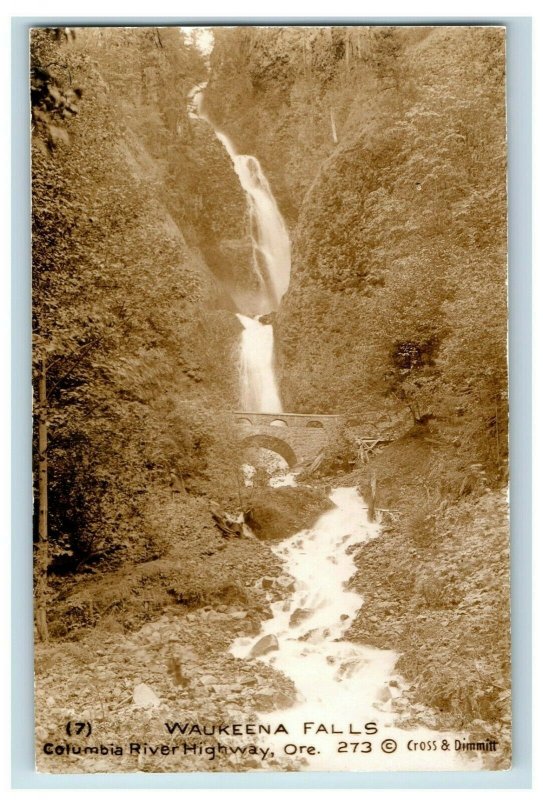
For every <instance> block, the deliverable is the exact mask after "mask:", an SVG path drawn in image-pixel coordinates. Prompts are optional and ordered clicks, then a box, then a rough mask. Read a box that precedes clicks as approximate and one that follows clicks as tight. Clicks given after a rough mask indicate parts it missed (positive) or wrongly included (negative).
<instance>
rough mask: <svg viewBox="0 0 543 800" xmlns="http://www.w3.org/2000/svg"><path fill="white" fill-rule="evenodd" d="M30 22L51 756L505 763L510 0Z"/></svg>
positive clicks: (204, 765) (289, 767)
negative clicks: (412, 9)
mask: <svg viewBox="0 0 543 800" xmlns="http://www.w3.org/2000/svg"><path fill="white" fill-rule="evenodd" d="M30 48H31V86H30V94H31V106H32V192H33V194H32V198H33V199H32V225H33V234H32V259H33V267H32V270H33V334H34V345H33V374H34V423H35V428H34V431H35V434H34V465H35V470H34V517H35V534H34V555H35V565H34V566H35V583H34V586H35V605H34V608H35V752H36V769H37V770H38V771H39V772H43V773H100V772H101V773H104V772H106V773H107V772H137V771H144V772H147V773H149V772H156V773H160V772H177V773H184V772H229V771H230V772H249V771H257V772H258V771H261V772H283V771H330V770H332V771H342V772H363V771H368V772H369V771H387V772H391V771H398V770H418V771H420V770H425V771H445V770H449V771H451V770H452V771H474V770H504V769H508V768H509V767H510V763H511V686H510V619H509V521H508V520H509V514H508V392H507V387H508V367H507V348H506V336H507V197H506V141H507V138H506V113H505V112H506V97H505V29H504V28H502V27H495V26H475V25H474V26H470V25H467V26H455V27H449V26H432V25H423V26H414V27H413V26H349V27H341V26H327V27H323V26H288V25H283V26H281V25H279V26H273V27H263V26H228V27H214V28H203V27H200V28H198V27H196V28H180V27H174V26H167V27H139V28H136V27H100V28H99V27H86V28H83V27H81V28H77V27H76V28H54V29H53V28H33V29H32V31H31V42H30Z"/></svg>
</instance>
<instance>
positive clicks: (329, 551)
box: [231, 481, 480, 771]
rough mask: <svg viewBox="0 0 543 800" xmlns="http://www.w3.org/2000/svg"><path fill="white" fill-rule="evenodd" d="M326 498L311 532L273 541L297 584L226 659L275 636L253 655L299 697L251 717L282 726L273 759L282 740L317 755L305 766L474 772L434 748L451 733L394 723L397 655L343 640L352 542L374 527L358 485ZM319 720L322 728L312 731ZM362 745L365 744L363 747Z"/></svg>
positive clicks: (469, 764)
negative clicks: (270, 646)
mask: <svg viewBox="0 0 543 800" xmlns="http://www.w3.org/2000/svg"><path fill="white" fill-rule="evenodd" d="M287 482H288V481H287ZM330 498H331V500H332V501H333V502H334V503H335V505H336V508H334V509H332V510H331V511H328V512H326V513H325V514H323V515H322V516H321V517H320V519H319V520H318V521H317V523H316V524H315V525H314V527H313V528H312V529H311V530H305V531H301V532H300V533H298V534H295V535H294V536H292V537H291V538H289V539H287V540H285V541H283V542H281V543H279V544H277V545H275V546H274V547H273V550H274V551H275V553H276V554H277V555H279V556H280V557H281V558H282V559H283V560H284V562H285V570H286V572H288V573H289V574H290V575H292V576H293V577H294V578H295V580H296V585H295V591H294V594H293V595H292V598H291V599H290V600H287V601H286V602H285V601H279V602H276V603H273V604H272V611H273V618H272V619H269V620H266V622H264V624H263V626H262V630H261V631H260V633H259V634H258V636H256V637H255V638H248V637H243V638H240V639H238V640H236V641H235V642H234V644H233V645H232V647H231V652H232V653H233V654H234V655H236V656H238V657H240V658H246V657H247V656H248V654H249V653H250V651H251V648H252V647H253V645H254V644H255V643H256V642H258V641H259V640H260V639H261V638H262V636H265V635H267V634H274V635H275V636H276V637H277V640H278V643H279V649H278V650H275V651H272V652H270V653H268V654H267V655H264V656H260V660H262V661H264V662H266V663H268V664H270V665H271V666H273V667H274V669H278V670H280V671H281V672H283V673H284V674H285V675H287V676H288V677H290V678H291V679H292V680H293V682H294V684H295V685H296V688H297V691H298V695H299V699H298V702H297V703H296V704H295V705H294V706H292V707H291V708H287V709H284V710H281V711H275V712H273V713H268V714H260V715H259V717H260V720H261V722H262V723H265V724H271V725H272V730H273V726H274V725H278V724H280V723H281V724H283V725H284V726H285V727H286V728H287V730H288V732H289V735H288V736H279V735H278V734H276V735H273V736H271V737H270V739H269V741H266V738H265V736H264V737H263V738H264V746H267V747H270V748H271V749H272V750H273V751H274V752H275V754H276V755H279V754H280V748H281V746H282V745H284V744H286V743H287V742H294V743H297V744H298V745H300V744H301V745H305V746H306V747H307V746H313V747H315V749H316V751H317V752H316V753H315V754H314V755H307V756H306V758H307V762H308V763H307V766H306V769H309V770H311V769H312V770H347V771H365V770H389V771H391V770H396V771H397V770H402V769H407V770H436V769H438V770H453V769H456V770H458V769H464V770H471V769H480V761H479V759H478V758H466V756H465V755H464V754H459V753H457V752H455V751H454V749H451V750H448V751H443V750H441V740H442V739H443V738H447V739H448V740H449V742H451V743H453V742H454V738H455V735H454V734H451V733H450V732H448V733H447V732H439V731H435V730H430V729H428V728H423V727H419V728H410V729H408V730H404V729H401V728H398V727H395V724H394V716H395V715H394V714H393V712H392V710H391V701H392V698H394V697H397V696H398V695H399V694H400V693H401V690H402V681H401V678H400V677H399V676H398V675H395V674H394V665H395V662H396V659H397V654H396V653H394V652H392V651H388V650H378V649H375V648H373V647H366V646H363V645H358V644H354V643H353V642H349V641H344V640H342V637H343V635H344V634H345V632H346V631H347V630H348V628H349V626H350V625H351V623H352V621H353V619H354V617H355V616H356V614H357V612H358V610H359V609H360V608H361V607H362V605H363V602H364V601H363V598H362V597H361V596H360V595H359V594H358V593H356V592H351V591H349V590H348V589H346V587H345V583H346V582H347V581H348V580H349V578H351V577H352V576H353V575H354V573H355V571H356V567H355V564H354V559H353V555H352V554H351V553H350V548H351V546H352V545H356V544H361V543H364V542H367V541H368V540H369V539H372V538H374V537H376V536H378V535H379V526H378V525H377V524H375V523H370V522H368V517H367V508H366V506H365V505H364V503H363V501H362V499H361V498H360V496H359V495H358V492H357V490H356V488H337V489H334V490H333V491H332V493H331V495H330ZM298 609H301V612H300V613H299V614H298V617H300V619H299V621H296V618H295V620H294V622H293V620H292V619H291V615H292V614H293V612H296V611H297V610H298ZM302 612H306V614H307V616H305V617H302ZM371 722H374V723H376V725H377V733H375V734H368V733H366V732H365V729H364V725H365V724H366V723H371ZM308 723H311V725H310V726H309V727H308V728H306V732H305V733H304V725H306V726H307V724H308ZM319 725H323V726H324V728H325V729H322V728H321V729H320V731H318V730H317V729H318V726H319ZM340 731H341V732H342V733H340ZM283 740H284V741H283ZM386 740H394V742H395V744H396V748H397V749H396V750H395V751H394V752H387V751H386V748H387V747H388V746H389V745H387V744H386ZM363 742H366V743H367V742H369V743H370V745H371V751H370V752H366V750H367V748H368V745H367V744H366V745H363V744H362V743H363ZM383 742H385V745H383V746H382V744H383ZM409 742H411V743H412V744H411V745H410V746H409V747H408V743H409ZM414 742H417V743H420V742H424V743H425V744H424V745H423V747H424V748H425V749H424V750H422V749H420V744H419V745H418V746H417V748H416V749H413V748H414V745H413V743H414ZM427 742H436V749H435V750H434V749H433V747H432V748H431V749H428V745H427V744H426V743H427ZM341 743H346V745H342V744H341ZM392 746H393V745H390V747H392ZM453 747H454V745H453ZM278 751H279V752H278ZM301 755H302V756H303V755H304V753H302V754H301Z"/></svg>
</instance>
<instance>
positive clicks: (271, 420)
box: [233, 411, 344, 430]
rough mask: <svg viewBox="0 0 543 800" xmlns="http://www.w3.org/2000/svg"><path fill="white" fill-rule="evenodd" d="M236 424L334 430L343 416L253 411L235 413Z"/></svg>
mask: <svg viewBox="0 0 543 800" xmlns="http://www.w3.org/2000/svg"><path fill="white" fill-rule="evenodd" d="M233 413H234V417H235V419H236V422H237V423H239V424H240V425H246V426H247V427H249V426H257V427H259V428H262V427H266V426H270V427H276V428H324V429H325V430H332V429H334V428H337V427H338V425H340V424H341V422H342V421H343V419H344V417H343V415H342V414H293V413H280V414H268V413H261V412H256V411H255V412H252V411H234V412H233Z"/></svg>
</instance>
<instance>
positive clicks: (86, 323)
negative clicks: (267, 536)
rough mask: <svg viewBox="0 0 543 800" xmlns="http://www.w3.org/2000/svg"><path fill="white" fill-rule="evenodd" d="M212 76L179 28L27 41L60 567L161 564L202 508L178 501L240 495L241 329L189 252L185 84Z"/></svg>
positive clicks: (41, 350)
mask: <svg viewBox="0 0 543 800" xmlns="http://www.w3.org/2000/svg"><path fill="white" fill-rule="evenodd" d="M203 69H204V67H203V64H202V60H201V56H200V55H199V53H198V52H197V51H196V50H195V49H194V48H193V47H192V46H191V44H190V43H188V42H185V41H184V40H183V38H182V37H181V35H180V32H179V30H178V29H173V28H172V29H167V30H160V31H155V30H154V29H141V30H138V29H117V30H113V29H112V30H108V31H107V36H106V34H105V32H103V31H101V30H100V29H78V30H77V31H76V32H75V33H73V34H69V35H68V34H66V32H65V31H50V30H38V31H35V32H34V34H33V39H32V90H33V91H32V100H33V118H34V135H33V162H32V164H33V282H34V285H33V310H34V364H35V369H36V378H37V375H38V371H39V370H40V368H41V366H42V365H43V363H45V365H46V369H47V402H46V404H45V407H40V404H39V403H38V401H37V398H36V411H37V414H36V417H37V418H38V417H42V418H46V422H47V430H48V448H47V454H48V461H49V464H48V466H49V470H48V473H49V487H48V489H49V540H50V569H52V570H54V571H55V570H56V571H58V570H63V571H66V570H70V571H72V570H74V569H89V568H90V567H92V566H93V565H95V564H96V562H97V560H99V559H101V560H102V564H103V563H104V559H105V562H106V563H107V564H108V565H109V566H110V567H111V566H115V565H118V564H119V563H121V562H124V561H126V560H128V561H134V560H136V561H142V560H145V559H149V558H153V557H157V556H158V555H161V554H162V553H164V552H165V550H166V549H167V548H168V546H170V545H171V543H172V541H174V542H175V541H176V540H177V539H178V538H179V535H180V532H181V531H182V530H183V527H184V526H186V525H193V526H194V525H195V524H196V523H197V522H198V521H200V522H201V520H202V519H205V513H204V512H203V511H202V510H201V508H200V507H199V506H198V505H195V504H194V503H191V502H189V500H188V499H187V501H186V502H180V501H179V498H180V497H181V496H184V495H186V496H187V498H190V496H193V497H198V496H208V495H209V496H212V497H213V498H214V499H216V500H222V499H224V498H225V497H230V496H232V494H233V493H234V492H235V491H237V481H236V476H235V468H234V467H233V466H231V465H232V458H231V453H232V451H233V445H232V443H231V439H230V434H229V425H228V422H227V420H226V419H225V418H224V416H222V412H223V411H224V410H225V409H227V408H228V407H229V406H231V405H232V404H235V402H236V392H237V390H236V387H235V375H234V371H233V370H232V369H231V368H230V367H229V364H230V362H231V360H232V348H233V347H234V346H235V337H236V336H237V324H236V322H235V320H234V318H233V317H232V315H231V314H229V313H227V312H226V311H221V310H219V308H218V306H217V298H218V293H217V288H216V284H215V282H214V281H213V279H212V277H211V273H210V272H209V270H208V267H207V266H206V263H205V261H204V259H203V257H202V255H201V253H200V251H199V250H198V249H197V243H198V236H204V235H205V233H206V230H200V232H198V231H197V230H196V229H197V226H198V220H199V219H200V216H201V215H200V210H201V203H200V201H198V200H197V199H196V200H195V197H194V193H193V192H192V187H193V186H194V185H195V184H197V183H198V181H199V180H200V179H201V178H202V175H203V174H204V173H203V171H202V169H203V167H202V159H203V156H202V154H201V153H199V152H198V151H197V150H195V149H191V141H192V139H191V122H192V121H191V119H190V118H189V116H188V114H187V111H186V102H185V95H186V92H187V91H188V89H189V88H190V87H191V86H193V85H194V84H195V83H196V82H197V81H198V80H201V77H202V74H203ZM159 74H160V80H159V79H158V75H159ZM196 124H200V123H198V122H196ZM204 140H205V141H207V146H208V147H211V146H212V145H213V146H215V143H214V140H213V138H212V136H211V137H210V138H209V139H205V137H204ZM217 150H218V151H219V153H220V152H221V148H220V146H219V145H217ZM225 158H226V157H225ZM226 162H227V158H226ZM180 176H183V179H182V180H181V177H180ZM234 179H235V176H234ZM176 181H179V183H178V185H175V182H176ZM202 182H203V183H205V180H204V179H202ZM210 202H211V203H213V202H214V198H213V196H212V197H211V201H210ZM221 213H224V209H223V207H221ZM209 216H210V219H212V220H213V219H215V216H214V214H213V213H212V210H211V211H210V215H209ZM181 223H183V225H184V227H183V233H182V232H181V229H180V227H179V224H181ZM214 224H216V225H217V226H218V223H214ZM219 227H220V226H219ZM187 231H188V233H187V236H185V235H184V233H185V232H187ZM191 231H192V233H191ZM195 231H196V232H195ZM180 397H182V398H183V399H182V400H180V399H179V398H180ZM36 498H38V492H37V491H36ZM199 508H200V511H198V509H199ZM37 511H38V503H37V504H36V513H37Z"/></svg>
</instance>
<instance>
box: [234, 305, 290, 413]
mask: <svg viewBox="0 0 543 800" xmlns="http://www.w3.org/2000/svg"><path fill="white" fill-rule="evenodd" d="M237 317H238V319H239V321H240V322H241V324H242V325H243V333H242V334H241V354H240V361H241V364H240V373H241V381H240V382H241V407H242V409H243V410H244V411H262V412H266V413H278V412H280V411H282V406H281V400H280V398H279V392H278V391H277V383H276V380H275V374H274V370H273V328H272V326H271V325H263V324H262V323H261V322H260V321H259V320H258V318H257V319H252V318H251V317H244V316H243V314H237Z"/></svg>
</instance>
